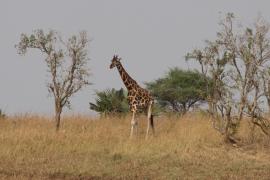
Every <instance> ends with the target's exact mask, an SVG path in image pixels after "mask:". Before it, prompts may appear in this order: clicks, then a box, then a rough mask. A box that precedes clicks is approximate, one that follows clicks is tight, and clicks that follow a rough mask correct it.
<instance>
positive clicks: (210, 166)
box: [0, 115, 270, 179]
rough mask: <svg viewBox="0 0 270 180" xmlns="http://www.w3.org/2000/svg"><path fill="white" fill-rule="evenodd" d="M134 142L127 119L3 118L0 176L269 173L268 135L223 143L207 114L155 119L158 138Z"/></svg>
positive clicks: (223, 176)
mask: <svg viewBox="0 0 270 180" xmlns="http://www.w3.org/2000/svg"><path fill="white" fill-rule="evenodd" d="M139 123H140V127H139V130H140V131H139V134H138V136H137V137H136V138H134V139H133V140H129V137H128V136H129V127H130V122H129V118H123V119H117V118H112V119H101V120H93V119H92V120H91V119H89V117H65V118H64V121H63V123H62V127H61V130H60V132H59V133H55V131H54V130H55V129H54V123H53V121H50V120H49V119H48V118H45V117H39V116H19V117H10V118H8V119H4V120H0V144H1V146H0V178H1V179H269V178H270V150H269V147H270V140H269V139H268V138H267V137H265V136H263V135H262V134H261V133H259V131H256V130H255V132H254V133H253V135H251V132H250V130H249V129H250V127H249V126H250V125H249V124H248V123H244V125H243V128H242V129H241V130H240V132H239V137H240V138H241V139H242V146H240V147H238V148H235V147H232V146H230V145H227V144H224V143H223V140H222V137H221V136H220V135H219V134H218V133H217V132H216V131H215V130H214V129H212V127H211V123H210V122H209V120H208V118H207V117H203V116H200V115H196V116H195V115H189V116H186V117H183V118H173V117H171V118H165V117H164V118H157V122H156V125H157V129H156V132H157V133H156V137H150V138H149V139H148V140H145V139H144V135H145V125H146V124H145V120H144V118H139Z"/></svg>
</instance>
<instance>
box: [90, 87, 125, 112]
mask: <svg viewBox="0 0 270 180" xmlns="http://www.w3.org/2000/svg"><path fill="white" fill-rule="evenodd" d="M96 96H97V98H96V100H95V101H96V102H95V103H91V102H90V103H89V104H90V109H91V110H93V111H96V112H98V113H100V114H101V115H105V116H106V115H109V114H121V113H127V112H128V110H129V107H128V102H127V98H126V96H127V95H126V93H125V91H124V90H123V89H122V88H121V89H120V90H115V89H114V88H112V89H106V90H104V91H96Z"/></svg>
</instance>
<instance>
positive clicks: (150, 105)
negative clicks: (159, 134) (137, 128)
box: [145, 102, 155, 139]
mask: <svg viewBox="0 0 270 180" xmlns="http://www.w3.org/2000/svg"><path fill="white" fill-rule="evenodd" d="M147 121H148V122H147V130H146V136H145V139H147V138H148V134H149V128H150V126H151V128H152V132H153V134H154V133H155V129H154V122H153V116H152V102H150V103H149V106H148V112H147Z"/></svg>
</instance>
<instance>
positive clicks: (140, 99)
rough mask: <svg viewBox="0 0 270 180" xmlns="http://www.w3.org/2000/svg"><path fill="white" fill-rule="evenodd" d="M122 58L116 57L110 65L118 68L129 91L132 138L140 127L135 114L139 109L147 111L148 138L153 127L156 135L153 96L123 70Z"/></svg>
mask: <svg viewBox="0 0 270 180" xmlns="http://www.w3.org/2000/svg"><path fill="white" fill-rule="evenodd" d="M120 60H121V58H119V57H118V56H114V57H113V59H112V63H111V65H110V68H111V69H112V68H114V67H117V69H118V72H119V74H120V76H121V78H122V80H123V83H124V84H125V86H126V88H127V90H128V97H127V98H128V103H129V107H130V111H131V112H132V120H131V131H130V137H132V136H133V131H134V129H135V128H136V130H137V128H138V127H137V126H138V122H137V120H136V119H135V114H136V112H137V111H138V109H147V110H148V112H147V119H148V127H147V131H146V138H147V136H148V133H149V128H150V126H151V128H152V131H153V133H154V122H153V116H152V108H153V102H154V99H153V97H152V96H151V94H150V93H149V92H148V91H147V90H146V89H143V88H141V87H140V86H139V85H138V83H137V82H136V81H135V80H134V79H132V78H131V77H130V76H129V74H128V73H127V72H126V71H125V69H124V68H123V66H122V64H121V62H120Z"/></svg>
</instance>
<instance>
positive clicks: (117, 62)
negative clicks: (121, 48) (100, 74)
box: [110, 55, 121, 69]
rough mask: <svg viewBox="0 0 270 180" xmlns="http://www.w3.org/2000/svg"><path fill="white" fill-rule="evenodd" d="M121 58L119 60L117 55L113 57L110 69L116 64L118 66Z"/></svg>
mask: <svg viewBox="0 0 270 180" xmlns="http://www.w3.org/2000/svg"><path fill="white" fill-rule="evenodd" d="M120 60H121V58H119V57H118V56H117V55H114V56H113V59H112V63H111V65H110V69H112V68H114V67H115V66H116V65H117V64H120Z"/></svg>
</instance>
